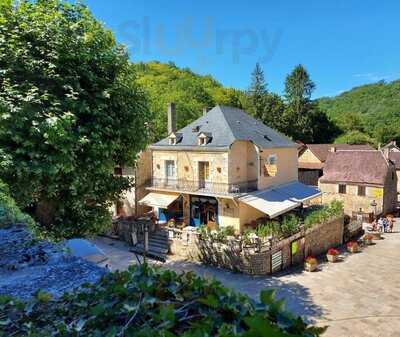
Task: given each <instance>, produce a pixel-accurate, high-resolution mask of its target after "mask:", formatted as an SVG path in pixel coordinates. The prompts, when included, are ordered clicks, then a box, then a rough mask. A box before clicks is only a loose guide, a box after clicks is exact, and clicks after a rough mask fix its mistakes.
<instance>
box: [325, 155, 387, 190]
mask: <svg viewBox="0 0 400 337" xmlns="http://www.w3.org/2000/svg"><path fill="white" fill-rule="evenodd" d="M389 165H391V163H389V162H388V161H387V160H386V159H385V157H384V155H383V153H382V151H378V150H371V151H366V150H362V151H357V150H343V151H338V152H330V153H329V154H328V157H327V159H326V162H325V166H324V172H323V176H322V177H321V178H320V182H322V183H324V182H328V183H340V182H342V183H358V184H366V185H379V186H383V185H384V184H385V179H386V176H387V174H388V170H389Z"/></svg>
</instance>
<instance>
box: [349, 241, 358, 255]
mask: <svg viewBox="0 0 400 337" xmlns="http://www.w3.org/2000/svg"><path fill="white" fill-rule="evenodd" d="M347 250H348V251H349V252H350V253H357V252H358V250H359V247H358V243H357V242H355V241H350V242H348V243H347Z"/></svg>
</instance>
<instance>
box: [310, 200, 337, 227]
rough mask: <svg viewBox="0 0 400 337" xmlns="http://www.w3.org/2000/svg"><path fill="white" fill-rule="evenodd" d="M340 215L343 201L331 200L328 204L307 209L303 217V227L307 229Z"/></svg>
mask: <svg viewBox="0 0 400 337" xmlns="http://www.w3.org/2000/svg"><path fill="white" fill-rule="evenodd" d="M341 215H343V203H342V202H341V201H338V200H333V201H332V202H331V203H330V204H329V205H324V206H322V207H320V208H318V209H313V210H311V211H309V212H308V213H307V215H306V216H305V218H304V227H305V229H309V228H311V227H312V226H314V225H316V224H320V223H325V222H327V221H329V220H330V219H332V218H335V217H339V216H341Z"/></svg>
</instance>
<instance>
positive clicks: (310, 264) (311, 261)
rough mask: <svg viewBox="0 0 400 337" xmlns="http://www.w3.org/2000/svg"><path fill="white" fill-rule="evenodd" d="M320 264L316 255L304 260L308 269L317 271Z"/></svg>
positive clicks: (305, 267)
mask: <svg viewBox="0 0 400 337" xmlns="http://www.w3.org/2000/svg"><path fill="white" fill-rule="evenodd" d="M317 266H318V261H317V259H316V258H315V257H313V256H308V257H307V258H306V260H305V261H304V269H305V270H306V271H310V272H312V271H315V270H316V269H317Z"/></svg>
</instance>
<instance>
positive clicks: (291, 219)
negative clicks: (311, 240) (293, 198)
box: [281, 214, 300, 236]
mask: <svg viewBox="0 0 400 337" xmlns="http://www.w3.org/2000/svg"><path fill="white" fill-rule="evenodd" d="M299 230H300V219H299V218H298V217H297V216H296V215H294V214H288V215H285V216H284V217H283V219H282V223H281V233H282V234H283V235H284V236H290V235H293V234H296V233H297V232H299Z"/></svg>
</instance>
